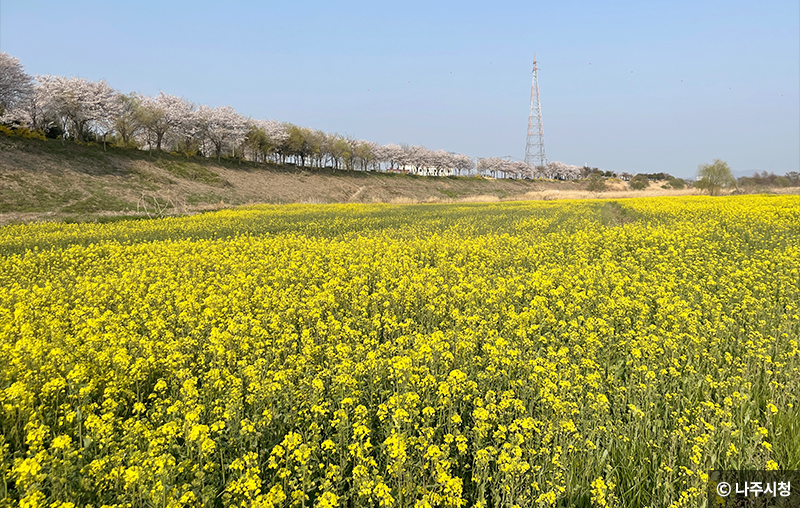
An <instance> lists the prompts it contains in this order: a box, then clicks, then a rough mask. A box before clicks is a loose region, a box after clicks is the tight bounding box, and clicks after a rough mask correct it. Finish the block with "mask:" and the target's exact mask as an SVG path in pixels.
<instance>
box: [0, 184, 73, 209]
mask: <svg viewBox="0 0 800 508" xmlns="http://www.w3.org/2000/svg"><path fill="white" fill-rule="evenodd" d="M83 196H84V194H83V193H82V192H80V191H78V190H66V191H54V190H51V189H48V188H47V187H43V186H41V185H24V184H23V185H21V188H18V189H9V188H2V189H0V212H47V211H51V210H53V209H54V208H58V207H60V206H63V205H65V204H68V203H71V202H73V201H75V200H76V199H80V198H82V197H83Z"/></svg>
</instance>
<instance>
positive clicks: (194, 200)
mask: <svg viewBox="0 0 800 508" xmlns="http://www.w3.org/2000/svg"><path fill="white" fill-rule="evenodd" d="M223 199H225V198H223V197H222V196H220V195H219V194H215V193H213V192H208V193H202V194H201V193H192V194H189V195H188V196H186V202H187V203H188V204H190V205H192V206H197V205H201V204H203V205H207V204H216V203H219V202H220V201H222V200H223Z"/></svg>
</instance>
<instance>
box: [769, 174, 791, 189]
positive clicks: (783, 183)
mask: <svg viewBox="0 0 800 508" xmlns="http://www.w3.org/2000/svg"><path fill="white" fill-rule="evenodd" d="M772 183H773V184H774V185H775V186H776V187H789V186H790V185H791V184H792V182H790V181H789V179H788V178H786V177H785V176H779V177H778V178H776V179H775V181H774V182H772Z"/></svg>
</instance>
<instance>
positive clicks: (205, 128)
mask: <svg viewBox="0 0 800 508" xmlns="http://www.w3.org/2000/svg"><path fill="white" fill-rule="evenodd" d="M195 117H196V118H197V119H198V120H199V122H198V121H195V122H192V123H194V127H195V128H197V129H198V130H201V131H202V136H203V137H204V138H205V139H206V140H208V141H209V142H210V143H211V145H212V147H213V149H214V153H215V154H216V156H217V160H219V159H220V157H221V155H222V152H229V151H232V150H234V149H235V148H238V147H239V146H241V144H242V143H243V142H244V140H245V137H246V136H247V130H246V127H247V119H246V118H245V117H243V116H242V115H240V114H239V113H237V112H236V110H234V109H233V108H232V107H230V106H222V107H218V108H210V107H208V106H200V107H199V108H197V112H196V114H195ZM184 129H185V128H184ZM187 134H189V132H187Z"/></svg>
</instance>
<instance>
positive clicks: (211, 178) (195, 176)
mask: <svg viewBox="0 0 800 508" xmlns="http://www.w3.org/2000/svg"><path fill="white" fill-rule="evenodd" d="M153 164H155V165H156V166H158V167H159V168H161V169H164V170H166V171H167V172H169V173H170V174H171V175H174V176H177V177H179V178H184V179H186V180H193V181H198V182H202V183H206V184H209V185H224V184H225V183H227V182H225V181H224V180H223V179H222V177H220V176H219V175H218V174H216V173H214V172H213V171H211V170H209V169H208V168H207V167H205V166H201V165H200V164H197V163H196V162H184V161H171V160H167V159H156V160H154V161H153Z"/></svg>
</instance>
